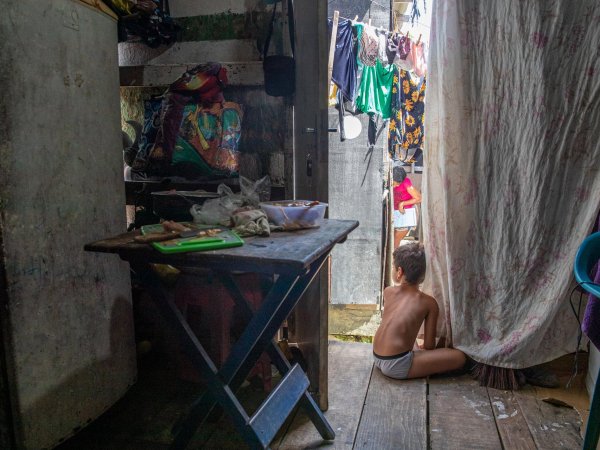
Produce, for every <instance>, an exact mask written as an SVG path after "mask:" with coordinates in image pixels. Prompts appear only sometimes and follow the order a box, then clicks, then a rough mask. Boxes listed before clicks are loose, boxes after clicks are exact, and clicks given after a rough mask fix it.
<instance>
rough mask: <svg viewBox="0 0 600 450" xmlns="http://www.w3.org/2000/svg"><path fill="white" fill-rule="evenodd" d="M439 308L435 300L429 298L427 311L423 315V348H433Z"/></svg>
mask: <svg viewBox="0 0 600 450" xmlns="http://www.w3.org/2000/svg"><path fill="white" fill-rule="evenodd" d="M439 311H440V308H439V307H438V304H437V302H436V301H435V300H434V299H433V298H431V299H430V306H429V312H428V313H427V316H426V317H425V337H424V339H423V349H425V350H433V349H434V348H435V335H436V332H437V319H438V314H439Z"/></svg>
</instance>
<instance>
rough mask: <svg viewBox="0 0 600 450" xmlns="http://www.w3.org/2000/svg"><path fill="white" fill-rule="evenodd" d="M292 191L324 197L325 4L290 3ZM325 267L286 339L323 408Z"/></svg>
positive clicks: (303, 196) (308, 0)
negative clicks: (300, 355)
mask: <svg viewBox="0 0 600 450" xmlns="http://www.w3.org/2000/svg"><path fill="white" fill-rule="evenodd" d="M294 7H295V10H294V14H295V25H296V55H295V56H296V94H295V98H294V158H293V160H294V170H293V173H294V194H295V197H296V198H297V199H310V200H313V199H316V200H320V201H322V202H327V201H328V155H329V150H328V136H327V133H328V118H327V52H328V38H327V3H326V2H323V1H318V0H302V1H301V2H300V1H299V2H295V4H294ZM328 279H329V270H328V265H326V266H325V268H324V269H323V270H321V274H320V276H319V277H318V278H317V279H316V280H315V282H314V283H313V284H312V286H311V287H310V288H309V290H308V291H307V292H306V294H305V296H304V298H303V299H302V300H301V301H300V303H299V305H298V308H297V309H296V312H295V315H294V318H293V319H292V320H291V321H290V332H291V337H292V339H294V340H295V341H296V342H298V344H299V347H300V349H301V350H302V351H303V353H304V355H305V356H306V359H307V363H308V375H309V379H310V380H311V390H312V391H313V392H314V394H315V397H316V398H317V400H318V402H319V406H320V407H321V409H323V410H325V409H327V338H328V334H327V319H328V314H327V310H328V304H329V288H328V286H329V283H328Z"/></svg>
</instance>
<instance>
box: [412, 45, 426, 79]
mask: <svg viewBox="0 0 600 450" xmlns="http://www.w3.org/2000/svg"><path fill="white" fill-rule="evenodd" d="M409 59H410V62H411V63H412V66H413V70H414V71H415V73H416V74H417V75H418V76H420V77H424V76H425V75H426V74H427V63H426V62H425V48H424V44H423V42H420V43H414V44H412V45H411V46H410V54H409Z"/></svg>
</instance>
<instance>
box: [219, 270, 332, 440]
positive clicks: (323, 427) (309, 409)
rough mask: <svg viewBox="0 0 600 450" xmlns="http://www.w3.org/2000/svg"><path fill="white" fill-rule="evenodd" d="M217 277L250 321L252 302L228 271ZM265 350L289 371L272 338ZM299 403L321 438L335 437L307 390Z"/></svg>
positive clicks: (279, 369) (284, 372) (280, 370)
mask: <svg viewBox="0 0 600 450" xmlns="http://www.w3.org/2000/svg"><path fill="white" fill-rule="evenodd" d="M219 278H220V280H221V282H222V283H223V285H224V286H225V287H226V288H227V290H228V291H229V293H230V294H231V297H232V298H233V300H234V301H235V303H236V305H238V306H239V307H240V311H241V312H242V314H243V315H244V316H245V317H244V318H245V320H247V321H250V320H251V319H252V317H253V315H254V309H253V307H252V304H251V303H250V302H249V301H247V300H246V298H245V297H244V294H243V293H242V291H241V290H240V289H239V287H238V285H237V283H236V282H235V280H234V279H233V277H232V276H231V275H230V274H228V273H222V272H221V273H219ZM265 351H266V352H267V354H268V355H269V358H270V359H271V362H272V363H273V364H274V365H275V367H277V370H278V371H279V373H280V374H281V375H282V376H283V375H285V374H286V373H288V372H289V370H290V369H291V365H290V363H289V362H288V360H287V358H286V357H285V356H284V354H283V353H282V351H281V350H280V348H279V346H278V345H277V344H276V343H275V342H274V341H273V340H271V342H270V344H269V345H268V346H267V348H266V350H265ZM300 405H301V406H302V408H303V409H304V410H305V412H306V413H307V415H308V417H309V418H310V420H311V421H312V423H313V424H314V425H315V427H316V428H317V431H318V432H319V434H320V435H321V437H322V438H323V439H328V440H330V439H334V438H335V432H334V431H333V428H331V425H329V423H328V422H327V420H326V419H325V416H323V413H322V412H321V410H320V408H319V407H318V406H317V404H316V402H315V400H314V399H313V397H312V396H311V395H310V393H309V392H308V391H307V392H305V393H304V395H303V396H302V398H301V399H300Z"/></svg>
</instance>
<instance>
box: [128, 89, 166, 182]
mask: <svg viewBox="0 0 600 450" xmlns="http://www.w3.org/2000/svg"><path fill="white" fill-rule="evenodd" d="M161 105H162V97H155V98H152V99H150V100H146V101H144V125H143V128H142V135H141V137H140V143H139V146H140V147H139V151H138V152H137V154H136V155H135V160H134V161H133V165H132V168H133V169H134V170H145V169H146V166H147V163H148V156H149V155H150V151H151V150H152V147H153V146H154V142H155V141H156V135H157V133H158V129H159V128H160V110H161Z"/></svg>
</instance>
